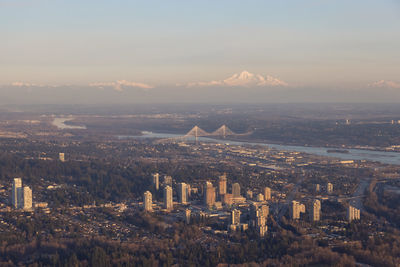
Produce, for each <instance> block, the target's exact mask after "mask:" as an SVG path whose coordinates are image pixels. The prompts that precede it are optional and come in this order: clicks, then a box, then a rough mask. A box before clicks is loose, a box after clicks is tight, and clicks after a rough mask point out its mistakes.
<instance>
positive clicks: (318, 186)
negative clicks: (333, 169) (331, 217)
mask: <svg viewBox="0 0 400 267" xmlns="http://www.w3.org/2000/svg"><path fill="white" fill-rule="evenodd" d="M320 189H321V187H320V185H319V184H316V185H315V192H316V193H318V192H319V191H320Z"/></svg>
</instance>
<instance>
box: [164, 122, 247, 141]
mask: <svg viewBox="0 0 400 267" xmlns="http://www.w3.org/2000/svg"><path fill="white" fill-rule="evenodd" d="M252 133H253V132H246V133H241V134H238V133H235V132H233V131H232V130H231V129H229V128H228V126H226V125H225V124H224V125H222V126H221V127H219V128H218V129H217V130H215V131H213V132H211V133H209V132H206V131H205V130H203V129H201V128H200V127H199V126H197V125H196V126H194V127H193V128H192V129H191V130H190V131H189V132H187V133H186V134H185V135H182V136H178V137H174V138H167V139H161V140H159V142H163V141H173V140H182V139H184V140H187V139H192V138H195V140H196V142H197V141H198V138H199V137H210V138H213V137H214V138H224V139H225V138H227V137H235V136H246V135H250V134H252Z"/></svg>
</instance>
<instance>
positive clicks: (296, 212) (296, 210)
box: [290, 200, 305, 220]
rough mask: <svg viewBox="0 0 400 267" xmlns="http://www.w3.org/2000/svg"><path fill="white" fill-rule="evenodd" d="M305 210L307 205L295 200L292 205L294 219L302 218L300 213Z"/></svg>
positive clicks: (291, 213)
mask: <svg viewBox="0 0 400 267" xmlns="http://www.w3.org/2000/svg"><path fill="white" fill-rule="evenodd" d="M304 212H305V206H304V204H301V203H300V202H298V201H296V200H293V201H292V203H291V205H290V216H291V218H292V219H293V220H297V219H300V213H304Z"/></svg>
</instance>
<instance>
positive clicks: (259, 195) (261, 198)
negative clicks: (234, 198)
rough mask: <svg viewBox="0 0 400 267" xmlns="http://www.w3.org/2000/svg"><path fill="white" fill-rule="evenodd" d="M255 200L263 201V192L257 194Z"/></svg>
mask: <svg viewBox="0 0 400 267" xmlns="http://www.w3.org/2000/svg"><path fill="white" fill-rule="evenodd" d="M257 201H259V202H262V201H264V195H263V194H261V193H260V194H258V195H257Z"/></svg>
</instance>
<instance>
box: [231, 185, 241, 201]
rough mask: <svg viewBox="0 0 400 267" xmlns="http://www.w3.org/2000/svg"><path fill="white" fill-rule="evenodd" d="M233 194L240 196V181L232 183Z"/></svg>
mask: <svg viewBox="0 0 400 267" xmlns="http://www.w3.org/2000/svg"><path fill="white" fill-rule="evenodd" d="M232 194H233V197H234V198H235V197H240V185H239V184H238V183H234V184H233V185H232Z"/></svg>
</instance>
